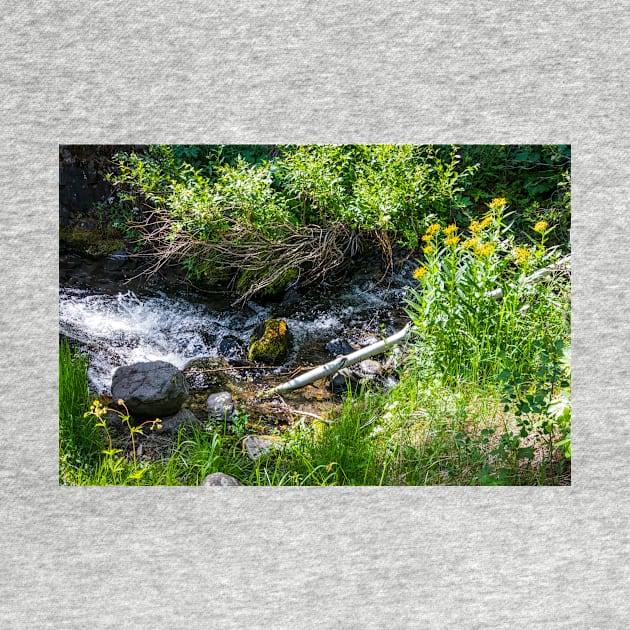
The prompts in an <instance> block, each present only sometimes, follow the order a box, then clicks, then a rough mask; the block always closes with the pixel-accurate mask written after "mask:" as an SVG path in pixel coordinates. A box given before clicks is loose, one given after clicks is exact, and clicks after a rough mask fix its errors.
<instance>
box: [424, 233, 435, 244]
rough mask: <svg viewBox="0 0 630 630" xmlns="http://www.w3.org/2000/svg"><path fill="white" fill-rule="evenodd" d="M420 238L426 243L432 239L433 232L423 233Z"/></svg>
mask: <svg viewBox="0 0 630 630" xmlns="http://www.w3.org/2000/svg"><path fill="white" fill-rule="evenodd" d="M422 240H423V241H424V242H425V243H428V242H429V241H432V240H433V234H425V235H424V236H423V237H422Z"/></svg>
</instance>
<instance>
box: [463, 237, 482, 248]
mask: <svg viewBox="0 0 630 630" xmlns="http://www.w3.org/2000/svg"><path fill="white" fill-rule="evenodd" d="M479 242H480V241H479V237H478V236H475V237H474V238H469V239H468V240H467V241H464V247H465V248H466V249H472V248H473V247H476V246H477V245H479Z"/></svg>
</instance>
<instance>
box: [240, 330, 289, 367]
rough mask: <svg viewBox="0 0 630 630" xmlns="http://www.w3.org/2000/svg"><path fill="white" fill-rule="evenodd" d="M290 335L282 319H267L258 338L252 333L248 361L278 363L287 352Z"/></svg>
mask: <svg viewBox="0 0 630 630" xmlns="http://www.w3.org/2000/svg"><path fill="white" fill-rule="evenodd" d="M289 342H290V335H289V329H288V327H287V323H286V322H285V321H284V320H283V319H268V320H267V321H266V322H265V324H264V332H263V333H262V335H260V337H259V336H258V335H257V334H256V333H254V334H253V335H252V338H251V343H250V346H249V359H250V361H258V362H260V363H270V364H274V365H275V364H277V363H279V362H280V361H281V360H282V359H283V358H284V357H285V356H286V355H287V353H288V351H289Z"/></svg>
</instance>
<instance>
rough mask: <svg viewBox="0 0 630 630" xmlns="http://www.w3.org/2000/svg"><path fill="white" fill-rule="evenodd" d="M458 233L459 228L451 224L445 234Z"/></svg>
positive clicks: (445, 229)
mask: <svg viewBox="0 0 630 630" xmlns="http://www.w3.org/2000/svg"><path fill="white" fill-rule="evenodd" d="M455 232H457V226H456V225H455V224H454V223H451V224H450V225H449V226H448V227H446V228H444V234H447V235H448V234H455Z"/></svg>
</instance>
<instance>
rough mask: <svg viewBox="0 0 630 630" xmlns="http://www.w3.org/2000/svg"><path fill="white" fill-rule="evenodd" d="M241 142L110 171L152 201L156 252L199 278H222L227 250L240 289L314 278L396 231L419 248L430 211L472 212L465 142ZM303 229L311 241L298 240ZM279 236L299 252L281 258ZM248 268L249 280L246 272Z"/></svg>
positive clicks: (126, 202)
mask: <svg viewBox="0 0 630 630" xmlns="http://www.w3.org/2000/svg"><path fill="white" fill-rule="evenodd" d="M236 149H237V147H231V148H230V147H224V146H215V147H194V146H189V145H174V146H168V145H158V146H152V147H150V148H149V149H148V150H147V151H146V152H145V153H143V154H140V155H139V154H135V153H131V154H126V153H120V154H118V155H117V156H116V159H117V161H118V164H119V173H118V175H117V176H116V177H114V178H112V181H113V182H114V183H115V184H116V185H117V186H118V189H119V192H118V194H119V198H120V200H121V207H125V208H127V212H129V210H128V209H129V208H130V207H131V208H137V207H143V208H145V214H149V215H150V216H151V220H150V221H148V222H146V223H145V224H144V230H143V239H144V242H145V244H146V245H148V246H152V247H153V248H154V250H156V251H155V253H156V255H158V256H160V257H163V258H169V257H171V258H174V259H177V260H178V261H179V262H182V263H183V264H184V265H185V266H186V269H187V271H188V272H189V275H191V276H193V277H203V276H204V275H206V274H210V275H211V276H212V270H213V269H216V267H217V262H220V260H219V259H222V260H223V261H226V260H229V261H231V264H232V266H233V268H234V269H233V278H234V283H235V284H236V286H237V288H239V289H240V290H241V291H243V287H244V285H249V286H250V287H251V286H255V287H256V289H255V290H256V291H264V290H265V289H268V287H270V286H271V285H273V284H274V283H276V284H277V282H278V278H279V277H280V276H282V275H283V272H284V271H286V269H287V268H288V267H292V268H295V269H300V270H302V272H303V278H304V281H308V279H309V273H310V274H311V276H312V277H313V278H316V277H319V276H321V275H322V273H323V271H322V270H323V269H330V268H332V267H333V266H339V265H342V264H343V263H344V262H345V261H344V260H343V257H344V256H346V257H347V258H348V259H349V258H350V257H351V256H353V255H354V254H356V252H357V251H358V249H359V247H360V245H361V244H363V245H368V244H375V243H380V245H381V248H382V250H383V253H384V254H385V255H387V256H391V243H393V242H396V241H397V242H398V243H399V244H400V245H402V246H403V247H407V248H413V247H416V246H417V244H418V242H419V237H420V235H421V233H422V230H423V229H424V227H425V226H426V223H427V220H428V215H429V214H430V213H438V214H439V215H444V216H451V215H454V214H456V213H458V212H461V211H462V209H463V208H464V207H465V199H464V197H463V191H464V188H465V181H466V179H467V178H468V177H469V176H470V175H471V174H472V173H473V172H474V171H475V168H476V167H475V166H462V165H461V164H460V159H459V158H460V156H459V154H458V153H457V149H456V148H455V147H447V148H445V147H440V148H435V147H433V146H432V145H427V146H412V145H286V146H280V147H265V146H261V147H256V146H250V147H249V148H248V147H247V146H245V145H244V146H243V147H242V151H241V150H239V151H238V152H236ZM228 154H229V155H228ZM204 155H205V156H206V161H205V162H204V160H203V157H202V156H204ZM188 159H190V161H188ZM127 216H128V215H127ZM313 224H315V225H317V226H319V227H320V228H322V229H323V230H327V229H329V228H330V229H336V230H337V234H345V235H346V238H347V239H348V242H347V243H346V244H345V245H344V246H342V247H341V250H339V248H338V249H337V250H335V252H334V254H333V253H331V251H330V249H329V248H328V247H327V243H328V241H327V240H326V239H325V238H323V237H322V234H321V231H320V232H315V231H313V230H312V226H313ZM139 225H140V226H142V223H141V222H139V223H138V222H136V224H135V226H136V227H138V226H139ZM156 228H157V230H156ZM339 228H341V229H339ZM363 234H365V237H363V238H362V237H361V235H363ZM357 235H359V236H358V237H357ZM374 236H376V238H374ZM304 238H311V239H312V245H311V246H310V247H295V241H296V239H297V240H298V241H299V240H300V239H304ZM204 244H205V246H204ZM277 244H282V245H285V247H286V250H287V251H288V252H291V251H294V252H295V253H294V258H293V259H292V260H290V261H287V260H286V259H281V260H279V259H278V257H277V255H276V251H277V250H275V249H274V247H275V246H276V245H277ZM318 248H319V250H321V253H320V254H319V258H318V255H313V250H316V251H317V250H318ZM256 252H257V253H256ZM217 255H219V259H218V258H217ZM331 255H332V256H334V260H332V261H331V260H330V256H331ZM340 255H341V258H342V259H339V257H340ZM256 258H257V260H254V261H253V262H252V259H256ZM245 263H247V264H245ZM243 269H246V270H247V274H246V277H247V280H244V279H243V278H242V277H241V279H240V280H239V276H242V273H243Z"/></svg>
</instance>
